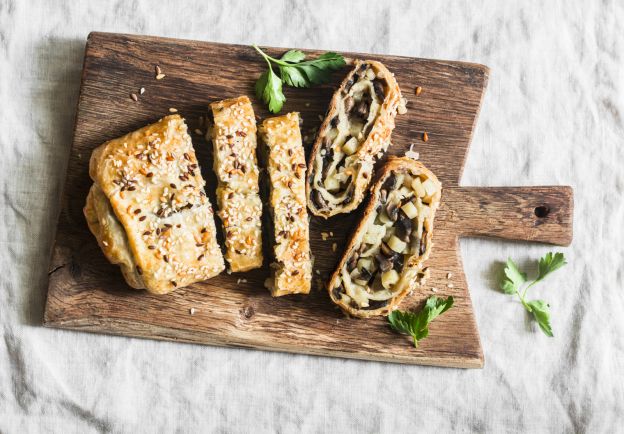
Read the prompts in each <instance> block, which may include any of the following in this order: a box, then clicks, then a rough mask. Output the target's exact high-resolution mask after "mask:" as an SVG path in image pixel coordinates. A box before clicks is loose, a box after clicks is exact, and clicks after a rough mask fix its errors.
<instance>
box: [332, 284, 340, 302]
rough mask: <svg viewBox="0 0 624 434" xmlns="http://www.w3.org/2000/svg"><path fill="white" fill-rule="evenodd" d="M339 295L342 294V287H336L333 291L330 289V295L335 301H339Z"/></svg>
mask: <svg viewBox="0 0 624 434" xmlns="http://www.w3.org/2000/svg"><path fill="white" fill-rule="evenodd" d="M341 293H342V285H340V286H336V287H335V288H334V289H332V294H333V295H334V298H335V299H337V300H340V294H341Z"/></svg>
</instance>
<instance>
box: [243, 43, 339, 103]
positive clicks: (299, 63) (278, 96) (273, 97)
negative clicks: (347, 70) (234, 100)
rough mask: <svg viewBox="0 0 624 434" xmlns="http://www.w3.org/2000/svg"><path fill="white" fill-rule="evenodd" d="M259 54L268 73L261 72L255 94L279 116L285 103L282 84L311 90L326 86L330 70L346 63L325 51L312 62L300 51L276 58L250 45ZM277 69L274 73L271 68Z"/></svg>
mask: <svg viewBox="0 0 624 434" xmlns="http://www.w3.org/2000/svg"><path fill="white" fill-rule="evenodd" d="M253 47H254V48H255V49H256V51H257V52H258V53H260V55H261V56H262V57H263V58H264V60H266V62H267V65H269V70H268V71H266V72H264V73H263V74H262V75H261V76H260V78H259V79H258V81H256V86H255V87H256V95H257V96H258V98H260V99H262V101H264V102H265V103H266V104H268V106H269V110H270V111H271V113H279V111H280V110H281V109H282V106H283V105H284V101H286V96H284V92H283V91H282V84H283V83H285V84H286V85H287V86H292V87H310V86H313V85H315V84H321V83H325V82H327V81H328V80H329V76H330V74H331V72H332V71H335V70H337V69H340V68H342V67H343V66H344V65H345V64H346V62H345V59H344V57H342V56H341V55H340V54H336V53H332V52H328V53H325V54H322V55H320V56H319V57H317V58H316V59H313V60H307V61H304V60H305V57H306V55H305V54H304V53H303V52H302V51H301V50H289V51H287V52H286V53H284V55H283V56H282V57H281V58H279V59H276V58H274V57H271V56H269V55H268V54H266V53H265V52H264V51H262V50H261V49H260V48H259V47H258V46H257V45H253ZM274 66H275V67H276V69H277V71H278V72H279V74H277V73H276V72H275V71H274V70H273V67H274Z"/></svg>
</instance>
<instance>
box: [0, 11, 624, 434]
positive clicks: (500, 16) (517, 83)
mask: <svg viewBox="0 0 624 434" xmlns="http://www.w3.org/2000/svg"><path fill="white" fill-rule="evenodd" d="M623 22H624V3H623V2H622V1H618V0H611V1H609V0H605V1H600V2H599V1H592V0H579V1H527V2H506V1H505V2H501V1H494V0H493V1H473V2H453V1H434V0H431V1H421V2H409V1H406V0H403V1H392V2H390V1H387V2H386V1H381V0H377V1H369V0H359V1H358V2H337V1H331V0H312V1H300V2H294V1H267V0H265V1H259V2H251V1H215V2H213V1H207V0H204V1H188V2H185V1H179V0H178V1H163V2H160V1H159V2H153V1H147V0H136V1H126V0H120V1H116V2H76V1H44V0H35V1H22V0H19V1H18V0H0V146H1V150H2V153H1V158H0V192H1V195H0V221H1V224H0V255H1V256H0V260H1V264H2V272H1V273H0V285H1V286H0V327H1V329H2V341H0V432H3V433H28V432H63V433H71V432H77V433H85V432H129V433H137V432H173V431H176V432H205V431H212V432H448V431H459V432H468V431H476V432H514V431H519V432H547V431H554V432H584V431H587V432H616V431H619V430H621V429H622V428H621V427H622V425H623V424H624V416H623V415H624V396H623V395H624V337H623V336H624V314H623V312H624V139H623V137H624V125H623V122H624V120H623V118H624V25H622V23H623ZM92 30H99V31H114V32H127V33H140V34H150V35H160V36H170V37H178V38H189V39H201V40H207V41H216V42H230V43H241V44H252V43H258V44H261V45H273V46H283V47H308V48H320V49H332V50H336V51H341V50H344V51H347V50H349V51H360V52H371V53H384V54H399V55H407V56H418V57H428V58H439V59H452V60H466V61H472V62H479V63H483V64H485V65H488V66H489V67H490V68H491V76H490V82H489V87H488V90H487V94H486V97H485V101H484V103H483V110H482V113H481V116H480V119H479V122H478V125H477V128H476V132H475V135H474V140H473V144H472V148H471V151H470V154H469V157H468V161H467V165H466V170H465V175H464V179H463V184H464V185H478V186H481V185H483V186H488V185H491V186H496V185H549V184H569V185H572V186H573V187H574V189H575V190H574V191H575V202H576V203H575V212H574V219H575V234H574V242H573V244H572V246H571V247H569V248H562V249H556V250H558V251H563V252H565V254H566V257H567V258H568V261H569V265H568V266H567V267H565V268H564V269H563V270H561V271H558V272H557V273H555V274H553V275H552V276H551V277H549V278H548V279H547V280H546V281H545V282H544V283H543V284H540V285H538V286H537V287H535V288H534V290H532V293H533V295H534V296H535V298H537V297H541V298H544V299H546V300H548V301H549V302H550V304H551V306H552V322H553V329H554V333H555V337H554V338H552V339H550V338H547V337H546V336H544V335H543V334H542V333H541V332H540V331H539V330H538V329H537V328H536V327H535V326H534V325H533V323H532V322H530V321H528V319H527V318H528V317H527V315H526V314H525V312H524V311H523V309H522V307H521V306H520V304H519V303H518V302H517V301H515V300H514V299H513V298H511V297H509V296H506V295H503V294H501V293H500V292H498V291H497V289H496V287H497V282H496V276H497V274H498V271H499V270H500V261H502V260H504V259H506V258H507V257H508V256H511V257H513V258H515V259H516V260H518V262H519V263H520V264H522V265H526V264H533V263H534V262H533V261H534V260H536V259H537V258H538V257H539V256H541V255H542V254H544V253H545V252H547V251H549V250H551V248H550V247H548V246H543V245H533V244H528V243H512V242H504V241H498V240H464V241H463V242H462V256H463V260H464V265H465V270H466V274H467V277H468V282H469V285H470V289H471V294H472V301H473V304H474V307H475V311H476V312H475V313H476V317H477V321H478V325H479V330H480V333H481V339H482V344H483V348H484V352H485V358H486V361H485V367H484V368H483V369H482V370H460V369H445V368H431V367H418V366H400V365H393V364H386V363H374V362H361V361H350V360H341V359H332V358H324V357H309V356H303V355H288V354H279V353H270V352H262V351H252V350H241V349H223V348H213V347H208V346H198V345H185V344H175V343H165V342H156V341H151V340H140V339H129V338H122V337H112V336H102V335H94V334H86V333H77V332H70V331H61V330H51V329H45V328H43V327H42V326H41V321H42V316H43V306H44V301H45V289H46V284H47V275H46V271H47V267H48V259H49V251H50V247H51V244H52V241H53V236H54V231H55V216H56V214H57V212H58V209H59V196H60V194H61V188H62V184H63V182H64V177H65V175H64V170H65V167H66V160H67V152H68V149H69V146H70V143H71V139H72V128H73V117H74V109H75V104H76V100H77V95H78V89H79V84H80V71H81V66H82V56H83V49H84V44H85V39H86V37H87V34H88V33H89V32H90V31H92ZM406 92H409V90H406ZM416 150H417V149H416Z"/></svg>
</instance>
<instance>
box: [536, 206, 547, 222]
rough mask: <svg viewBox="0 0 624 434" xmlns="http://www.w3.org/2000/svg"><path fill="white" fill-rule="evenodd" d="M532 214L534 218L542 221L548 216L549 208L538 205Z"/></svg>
mask: <svg viewBox="0 0 624 434" xmlns="http://www.w3.org/2000/svg"><path fill="white" fill-rule="evenodd" d="M533 212H534V213H535V216H536V217H537V218H541V219H543V218H544V217H547V216H548V214H550V208H549V207H548V206H546V205H540V206H536V207H535V209H534V210H533Z"/></svg>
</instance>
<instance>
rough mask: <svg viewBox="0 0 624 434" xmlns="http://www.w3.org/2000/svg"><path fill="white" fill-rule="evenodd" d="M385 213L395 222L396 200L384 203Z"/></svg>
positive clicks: (397, 207)
mask: <svg viewBox="0 0 624 434" xmlns="http://www.w3.org/2000/svg"><path fill="white" fill-rule="evenodd" d="M386 214H387V215H388V217H390V220H392V221H393V222H395V221H396V220H397V218H398V216H399V205H398V204H397V203H396V202H389V203H388V205H386Z"/></svg>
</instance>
